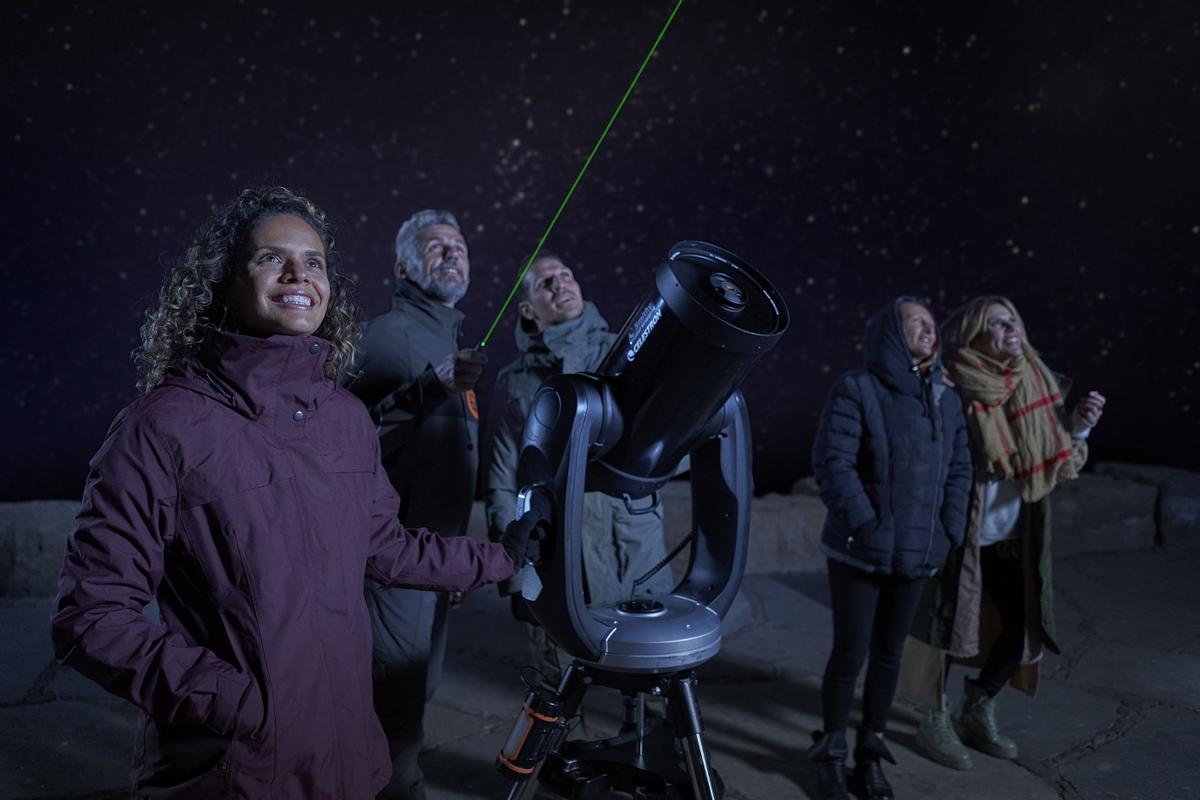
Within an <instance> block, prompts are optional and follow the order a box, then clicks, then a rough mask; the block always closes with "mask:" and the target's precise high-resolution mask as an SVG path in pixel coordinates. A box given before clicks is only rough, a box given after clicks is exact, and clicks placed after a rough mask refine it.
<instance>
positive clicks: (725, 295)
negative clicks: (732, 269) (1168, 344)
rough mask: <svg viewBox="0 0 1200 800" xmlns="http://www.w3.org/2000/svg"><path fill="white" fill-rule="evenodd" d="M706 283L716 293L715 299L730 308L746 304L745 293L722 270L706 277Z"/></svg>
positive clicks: (738, 307)
mask: <svg viewBox="0 0 1200 800" xmlns="http://www.w3.org/2000/svg"><path fill="white" fill-rule="evenodd" d="M708 285H709V286H711V287H712V290H713V292H715V293H716V295H717V299H718V300H720V301H721V302H722V303H723V304H724V305H726V306H729V307H730V308H736V309H741V307H742V306H744V305H746V293H745V292H743V291H742V287H740V286H738V285H737V283H736V282H735V281H734V280H733V278H731V277H729V276H728V275H726V274H725V273H723V272H714V273H713V274H712V275H710V276H709V278H708Z"/></svg>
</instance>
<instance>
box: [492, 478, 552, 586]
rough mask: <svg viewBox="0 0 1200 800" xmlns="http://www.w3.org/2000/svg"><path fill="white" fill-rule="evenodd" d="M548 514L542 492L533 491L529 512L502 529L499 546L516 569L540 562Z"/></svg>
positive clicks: (549, 511) (548, 520)
mask: <svg viewBox="0 0 1200 800" xmlns="http://www.w3.org/2000/svg"><path fill="white" fill-rule="evenodd" d="M550 513H551V509H550V502H549V501H548V500H546V497H545V495H544V494H543V493H542V492H540V491H535V492H534V493H533V494H532V495H531V497H530V503H529V510H528V511H527V512H525V513H524V514H523V515H521V517H520V519H515V520H513V521H512V522H510V523H508V527H507V528H505V529H504V533H503V534H502V535H501V536H500V544H501V546H503V547H504V552H506V553H508V557H509V558H511V559H512V562H513V563H514V564H516V565H517V569H520V568H521V567H523V566H525V564H526V563H527V562H528V563H534V564H536V563H537V562H538V561H540V560H541V557H542V551H541V542H542V539H544V538H546V531H547V529H548V528H549V527H550Z"/></svg>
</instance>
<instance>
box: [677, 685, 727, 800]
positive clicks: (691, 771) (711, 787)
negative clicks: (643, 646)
mask: <svg viewBox="0 0 1200 800" xmlns="http://www.w3.org/2000/svg"><path fill="white" fill-rule="evenodd" d="M667 691H668V693H669V694H668V698H669V700H670V701H671V709H670V713H671V723H672V724H673V725H674V726H675V735H676V736H677V737H679V741H680V743H681V744H682V745H683V755H684V758H685V759H686V761H687V770H688V776H689V777H691V779H692V795H693V796H694V798H695V800H720V798H719V797H718V795H717V787H716V784H715V783H714V781H713V773H712V768H711V767H710V766H709V763H708V751H707V750H706V749H705V747H704V722H703V721H702V720H701V719H700V704H699V703H698V702H697V700H696V681H695V679H694V678H693V677H692V675H691V673H685V674H683V675H681V676H678V677H676V678H674V679H673V680H672V681H671V686H670V688H669V689H668V690H667Z"/></svg>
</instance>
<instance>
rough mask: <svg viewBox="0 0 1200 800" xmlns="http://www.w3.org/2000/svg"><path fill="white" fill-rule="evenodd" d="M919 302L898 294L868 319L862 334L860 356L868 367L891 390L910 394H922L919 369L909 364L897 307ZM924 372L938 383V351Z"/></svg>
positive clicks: (908, 355) (940, 376)
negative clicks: (861, 352)
mask: <svg viewBox="0 0 1200 800" xmlns="http://www.w3.org/2000/svg"><path fill="white" fill-rule="evenodd" d="M920 302H921V301H919V300H917V299H916V298H915V297H911V296H909V295H901V296H900V297H897V298H896V299H895V300H894V301H892V302H891V303H890V304H888V305H886V306H884V307H883V308H881V309H879V311H877V312H875V314H874V315H873V316H872V317H871V318H870V319H869V320H867V329H866V333H865V334H864V336H863V356H864V358H865V360H866V365H867V369H868V370H870V371H871V373H872V374H873V375H875V376H876V377H877V378H879V380H881V381H883V382H884V383H885V384H886V385H887V386H888V387H889V388H891V389H892V390H893V391H897V392H901V393H903V394H911V395H913V396H920V394H921V371H920V369H918V367H917V365H916V364H913V363H912V355H911V354H910V353H909V351H908V343H907V342H906V341H905V340H904V331H903V330H902V329H901V326H900V306H901V304H903V303H920ZM922 305H923V304H922ZM926 374H927V375H928V376H929V378H930V381H931V382H934V383H940V382H941V378H942V354H941V351H940V350H935V351H934V354H933V363H932V364H931V365H930V367H929V369H928V370H927V371H926Z"/></svg>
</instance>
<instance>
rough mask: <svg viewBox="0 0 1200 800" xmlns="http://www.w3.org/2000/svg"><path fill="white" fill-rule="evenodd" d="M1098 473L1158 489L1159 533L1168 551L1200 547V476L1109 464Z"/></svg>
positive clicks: (1140, 465) (1197, 473)
mask: <svg viewBox="0 0 1200 800" xmlns="http://www.w3.org/2000/svg"><path fill="white" fill-rule="evenodd" d="M1096 473H1097V474H1100V475H1111V476H1113V477H1115V478H1121V479H1123V480H1129V481H1135V482H1137V483H1142V484H1145V485H1148V486H1154V487H1156V488H1157V489H1158V498H1157V503H1156V509H1155V510H1156V520H1157V524H1158V532H1159V535H1160V536H1161V537H1162V539H1163V542H1164V543H1165V544H1166V545H1167V546H1168V547H1200V472H1191V471H1189V470H1186V469H1178V468H1176V467H1159V466H1153V465H1146V464H1122V463H1119V462H1106V463H1101V464H1097V465H1096Z"/></svg>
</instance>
